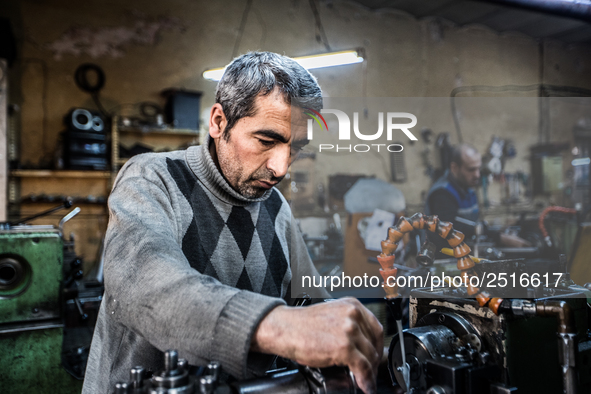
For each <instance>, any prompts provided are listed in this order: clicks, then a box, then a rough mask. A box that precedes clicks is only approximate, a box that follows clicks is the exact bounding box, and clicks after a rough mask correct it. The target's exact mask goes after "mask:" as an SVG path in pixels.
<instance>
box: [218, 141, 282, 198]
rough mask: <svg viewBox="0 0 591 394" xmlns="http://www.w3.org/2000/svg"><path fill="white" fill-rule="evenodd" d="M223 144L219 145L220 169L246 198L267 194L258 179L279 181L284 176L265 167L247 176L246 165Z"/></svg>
mask: <svg viewBox="0 0 591 394" xmlns="http://www.w3.org/2000/svg"><path fill="white" fill-rule="evenodd" d="M223 144H224V143H222V144H220V145H219V146H218V152H217V157H218V163H219V165H220V169H221V170H222V174H223V176H224V178H226V181H228V183H229V184H230V186H231V187H232V189H234V190H235V191H237V192H238V193H240V195H241V196H243V197H246V198H260V197H262V196H263V194H265V192H266V191H267V189H265V188H263V187H260V186H257V181H259V180H260V181H264V182H267V183H277V182H279V181H281V180H282V179H283V177H275V176H273V173H272V172H271V171H270V170H268V169H267V168H264V167H261V168H259V169H257V170H256V171H255V172H254V173H253V174H251V175H249V176H245V174H244V167H243V166H242V164H241V163H240V161H239V160H236V159H234V158H232V157H231V155H230V154H229V153H228V152H227V151H226V149H225V147H223V146H222V145H223Z"/></svg>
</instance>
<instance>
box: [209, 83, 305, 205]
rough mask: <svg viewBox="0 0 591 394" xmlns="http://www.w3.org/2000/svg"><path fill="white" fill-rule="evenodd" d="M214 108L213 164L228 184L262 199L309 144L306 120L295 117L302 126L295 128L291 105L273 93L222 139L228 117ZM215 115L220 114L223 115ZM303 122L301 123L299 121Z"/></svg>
mask: <svg viewBox="0 0 591 394" xmlns="http://www.w3.org/2000/svg"><path fill="white" fill-rule="evenodd" d="M216 106H219V104H216V105H214V108H212V116H211V117H212V118H215V117H216V116H218V118H217V119H214V120H213V123H214V125H213V130H212V120H210V135H211V136H212V138H214V143H215V155H214V160H216V161H217V164H218V166H219V168H220V170H221V172H222V174H223V175H224V178H226V180H227V181H228V183H229V184H230V185H231V186H232V188H234V190H236V191H237V192H238V193H240V194H241V195H243V196H245V197H248V198H258V197H261V196H262V195H263V194H264V193H265V191H267V190H269V189H270V188H272V187H273V186H275V185H276V184H277V183H278V182H279V181H281V180H282V179H283V177H284V176H285V174H286V173H287V169H288V167H289V165H290V164H291V161H292V159H293V158H294V157H295V155H296V154H297V151H299V149H300V148H301V147H302V146H303V145H305V144H306V143H307V140H306V139H305V137H306V130H305V127H304V126H302V125H305V120H304V118H303V115H301V114H300V113H299V112H298V113H297V114H294V116H295V117H296V120H298V122H294V123H297V124H298V125H299V126H297V127H296V126H293V127H292V111H291V105H290V104H288V103H286V102H285V98H284V97H283V95H282V94H281V93H280V92H279V91H278V90H274V91H272V92H271V93H269V94H268V95H266V96H258V97H257V98H256V99H255V108H256V111H255V114H254V115H253V116H249V117H244V118H241V119H240V120H238V122H236V123H235V125H234V127H232V129H231V130H230V131H229V133H230V137H229V139H226V138H223V132H224V129H225V124H226V123H225V116H223V111H221V106H219V108H218V109H217V110H216V108H215V107H216ZM216 111H218V112H219V111H221V117H223V119H222V118H220V117H219V116H220V114H219V113H216ZM299 118H301V120H300V119H299Z"/></svg>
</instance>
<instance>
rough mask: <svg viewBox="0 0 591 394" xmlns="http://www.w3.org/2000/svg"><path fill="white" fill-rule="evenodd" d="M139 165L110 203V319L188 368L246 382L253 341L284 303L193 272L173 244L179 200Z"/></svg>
mask: <svg viewBox="0 0 591 394" xmlns="http://www.w3.org/2000/svg"><path fill="white" fill-rule="evenodd" d="M143 164H145V163H138V162H134V161H131V163H128V165H126V166H125V167H124V168H123V169H122V170H121V171H120V174H119V177H118V179H117V181H116V183H115V185H114V188H113V191H112V193H111V196H110V197H109V210H110V220H109V226H108V230H107V235H106V239H105V246H106V252H105V265H104V277H105V291H106V293H108V294H109V297H110V299H112V300H113V302H112V305H110V306H109V317H110V318H112V319H115V321H116V322H117V323H118V324H120V325H122V326H124V327H126V328H127V329H130V330H132V331H133V332H135V333H136V334H138V335H140V336H141V337H143V338H144V339H145V340H146V341H148V342H149V343H150V344H152V345H153V346H154V347H156V348H158V349H159V350H161V351H165V350H166V349H169V348H173V349H177V350H178V351H179V354H180V355H181V357H184V358H186V359H188V361H189V363H191V364H194V365H202V364H203V363H204V362H207V361H210V360H216V361H219V362H220V363H221V365H222V368H223V369H224V370H225V371H226V372H228V373H229V374H231V375H233V376H235V377H237V378H244V377H247V376H248V372H247V368H246V366H247V359H248V357H249V348H250V341H251V337H252V335H253V333H254V331H255V330H256V328H257V326H258V324H259V322H260V321H261V320H262V319H263V317H264V316H265V315H266V314H267V313H268V312H269V311H270V310H271V309H273V308H274V307H276V306H277V305H281V304H283V303H284V302H283V301H282V300H281V299H278V298H273V297H268V296H264V295H261V294H257V293H254V292H249V291H243V290H239V289H236V288H234V287H230V286H226V285H223V284H222V283H220V282H219V281H217V280H216V279H214V278H212V277H210V276H207V275H203V274H201V273H200V272H198V271H197V270H195V269H193V268H192V267H191V266H190V265H189V262H188V260H187V258H186V257H185V255H184V254H183V251H182V247H181V245H180V243H179V233H180V232H182V229H180V228H179V227H180V224H179V223H180V222H179V220H178V215H181V214H182V212H179V209H178V205H177V206H175V204H178V201H176V200H175V198H174V196H173V195H172V193H170V191H169V190H168V189H167V187H166V181H165V180H163V177H162V176H160V175H158V174H157V173H155V172H154V171H153V170H150V169H147V168H146V166H145V165H143ZM175 208H176V209H175Z"/></svg>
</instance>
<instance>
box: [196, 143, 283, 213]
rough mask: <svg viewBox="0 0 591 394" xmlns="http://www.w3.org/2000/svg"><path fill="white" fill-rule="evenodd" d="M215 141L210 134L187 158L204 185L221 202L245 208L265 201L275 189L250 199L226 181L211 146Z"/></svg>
mask: <svg viewBox="0 0 591 394" xmlns="http://www.w3.org/2000/svg"><path fill="white" fill-rule="evenodd" d="M210 144H213V139H212V138H211V136H210V135H209V134H207V136H206V137H205V143H204V144H203V145H200V146H192V147H190V148H188V149H187V152H186V154H185V157H186V159H187V163H188V164H189V168H191V170H192V171H193V173H194V174H195V175H197V178H199V180H200V181H201V182H202V183H203V185H204V186H205V187H206V188H207V189H208V190H209V191H210V192H211V193H213V194H214V195H215V196H216V197H217V198H219V199H220V200H222V201H224V202H226V203H228V204H231V205H237V206H245V205H249V204H252V203H255V202H261V201H265V200H266V199H267V198H269V196H270V195H271V192H272V190H273V189H269V190H267V191H266V192H265V194H263V195H262V196H261V197H259V198H248V197H244V196H243V195H242V194H240V193H238V192H237V191H236V190H234V189H233V188H232V186H230V184H229V183H228V182H227V181H226V179H224V177H223V176H222V174H221V172H220V170H219V169H218V167H217V166H216V165H215V163H214V161H213V159H212V157H211V154H210V153H209V146H210Z"/></svg>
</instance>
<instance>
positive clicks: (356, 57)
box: [203, 50, 363, 82]
mask: <svg viewBox="0 0 591 394" xmlns="http://www.w3.org/2000/svg"><path fill="white" fill-rule="evenodd" d="M293 60H295V61H296V62H298V63H299V64H300V65H301V66H302V67H304V68H305V69H306V70H312V69H315V68H324V67H333V66H344V65H346V64H355V63H361V62H362V61H363V51H362V50H351V51H340V52H330V53H322V54H319V55H311V56H301V57H294V58H293ZM224 71H226V67H220V68H212V69H210V70H206V71H204V72H203V78H205V79H209V80H210V81H216V82H217V81H219V80H220V79H222V76H223V75H224Z"/></svg>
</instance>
